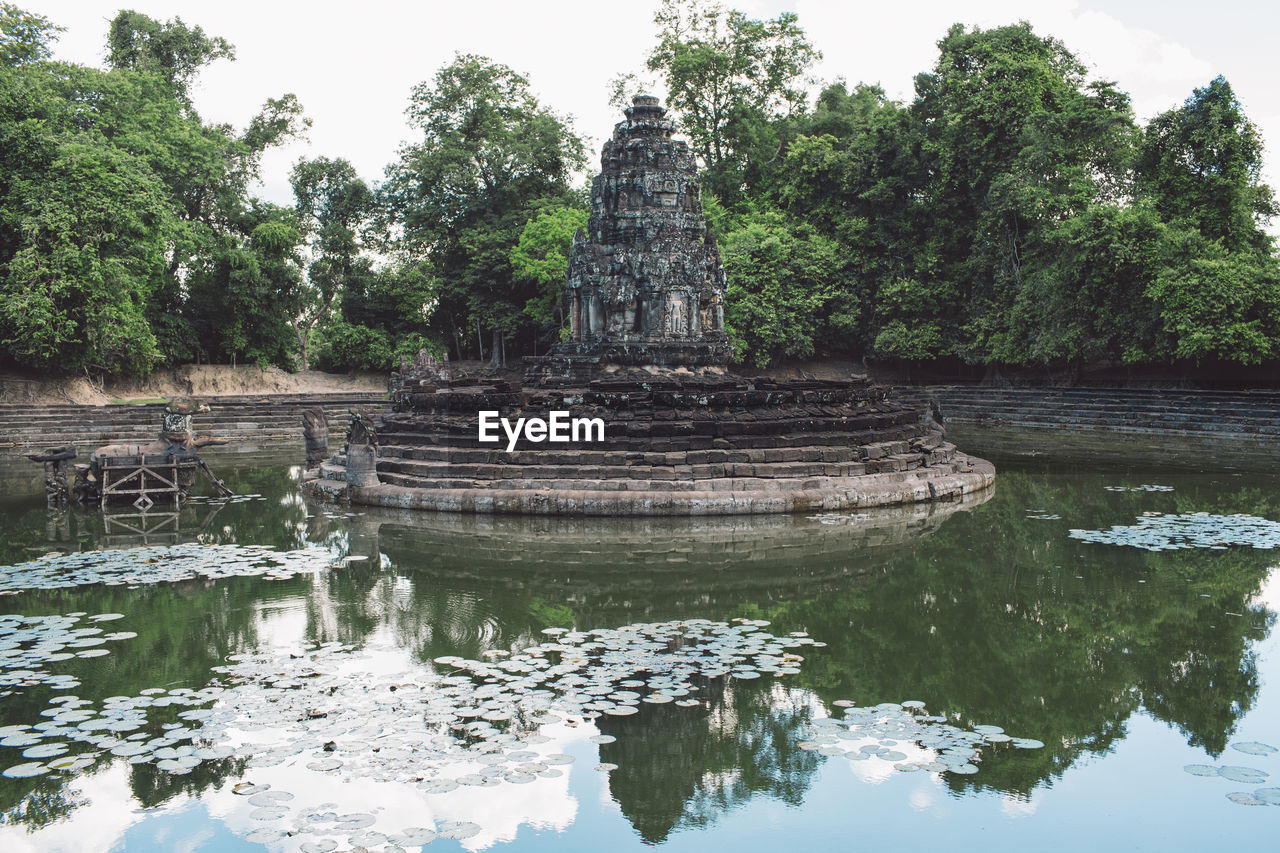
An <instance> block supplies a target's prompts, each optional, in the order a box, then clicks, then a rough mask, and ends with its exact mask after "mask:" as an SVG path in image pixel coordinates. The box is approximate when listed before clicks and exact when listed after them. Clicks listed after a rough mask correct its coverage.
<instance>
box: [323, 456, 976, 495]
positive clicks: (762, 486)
mask: <svg viewBox="0 0 1280 853" xmlns="http://www.w3.org/2000/svg"><path fill="white" fill-rule="evenodd" d="M959 468H960V466H958V465H956V464H954V463H951V464H948V465H945V466H940V467H937V468H929V469H923V468H917V469H912V470H904V471H895V472H883V473H882V475H881V476H882V477H885V478H888V479H890V480H893V481H897V482H909V481H912V480H917V481H918V480H922V479H925V478H926V477H928V476H936V475H938V474H940V473H941V474H949V473H955V472H956V471H957V470H959ZM378 478H379V480H380V481H381V482H382V483H384V484H386V485H392V486H403V487H406V488H414V489H467V490H477V489H479V490H509V491H539V490H548V491H603V492H678V493H708V494H712V493H724V492H752V493H770V492H772V493H780V492H790V491H796V490H816V489H833V488H844V489H850V490H855V491H856V488H857V486H856V483H851V482H850V481H849V480H847V479H842V478H839V477H823V476H817V477H793V478H787V479H766V478H759V477H722V478H713V479H707V480H658V479H649V480H644V479H639V480H637V479H630V478H628V479H615V478H609V479H586V478H541V479H514V478H512V479H479V478H477V479H473V478H435V477H433V478H429V479H424V478H421V477H415V476H411V475H407V474H401V473H392V472H387V473H382V472H381V471H380V472H379V474H378ZM332 479H333V480H334V481H335V482H336V481H337V480H338V479H339V478H338V477H336V476H335V477H332Z"/></svg>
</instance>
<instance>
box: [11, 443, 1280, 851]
mask: <svg viewBox="0 0 1280 853" xmlns="http://www.w3.org/2000/svg"><path fill="white" fill-rule="evenodd" d="M1091 442H1092V444H1091ZM981 443H982V435H981V434H975V435H973V436H969V437H967V438H966V439H965V441H964V442H963V444H962V446H965V447H966V449H971V450H973V451H974V452H980V453H985V455H988V456H990V457H992V458H994V461H996V463H997V466H998V468H999V472H1000V473H999V478H998V481H997V486H996V488H995V490H994V491H993V492H991V493H989V494H987V495H983V496H980V497H979V498H977V499H974V500H971V501H968V502H966V503H964V504H949V505H942V506H935V507H919V508H908V509H898V510H888V511H879V512H868V513H832V514H815V515H812V516H809V517H786V518H755V519H752V518H738V519H716V520H706V521H696V522H690V521H674V520H668V521H658V520H614V521H592V522H582V521H571V520H557V519H526V518H474V517H443V516H436V515H430V514H403V513H396V512H390V511H377V510H372V509H363V508H346V507H338V506H333V505H326V504H319V503H311V502H309V501H307V500H304V499H303V498H302V497H301V495H300V494H299V493H298V490H297V488H296V478H297V476H298V475H299V468H298V467H297V462H298V461H299V460H296V459H293V458H292V457H290V456H288V455H285V456H284V457H280V456H276V457H270V458H268V457H262V456H256V457H243V456H236V455H231V454H223V455H221V456H219V457H218V458H217V460H216V462H215V465H214V467H215V470H217V471H218V473H219V474H220V475H222V476H224V479H226V481H227V482H228V483H229V485H230V486H231V487H232V488H233V489H234V490H235V491H236V492H237V493H238V494H239V495H241V496H242V497H241V498H237V499H235V500H232V501H229V502H224V503H219V502H216V501H212V500H209V499H207V498H198V499H196V500H193V501H192V502H191V503H190V504H189V505H188V506H187V507H185V508H184V509H183V510H182V511H181V512H180V513H166V512H158V511H155V510H153V511H151V512H148V513H146V514H142V513H119V512H113V513H112V514H110V515H108V516H105V517H104V516H103V515H102V514H101V513H99V512H94V511H83V510H80V509H76V508H73V509H71V510H69V511H67V512H65V513H61V514H51V513H48V512H47V511H46V510H45V508H44V506H43V498H42V497H41V496H40V495H38V494H33V493H32V491H31V489H30V485H31V482H30V481H31V478H30V477H14V478H11V479H12V482H9V483H7V484H6V486H7V487H6V488H5V489H4V490H3V491H4V492H5V493H6V495H7V497H4V498H0V566H3V568H0V771H3V773H4V774H6V775H3V776H0V849H2V850H5V851H7V853H12V851H25V850H41V851H44V850H68V851H77V852H78V853H79V851H116V850H121V851H154V850H184V851H221V850H237V851H238V850H263V849H268V850H291V851H292V850H301V851H323V850H353V849H359V848H360V847H364V848H365V849H368V850H398V849H400V850H417V849H419V848H420V847H423V846H424V844H425V849H428V850H457V849H467V850H494V851H503V850H512V851H544V850H545V851H552V850H554V851H564V850H584V851H585V850H627V849H642V848H648V847H659V848H661V849H663V850H669V851H682V850H690V851H692V850H698V851H701V850H706V849H711V848H712V847H713V846H714V848H715V849H738V850H776V849H779V848H785V847H794V848H795V849H829V848H833V847H834V846H835V845H837V844H838V845H839V847H840V848H842V849H844V848H848V849H862V848H866V849H889V848H891V847H892V848H899V849H910V848H912V847H920V848H922V849H933V848H938V849H942V848H945V849H953V850H954V849H961V850H979V849H980V850H1014V849H1018V850H1025V849H1031V848H1034V849H1038V850H1057V849H1062V850H1068V849H1069V850H1077V849H1080V848H1082V847H1088V846H1089V845H1093V846H1096V847H1098V848H1101V849H1136V848H1148V847H1149V848H1160V849H1165V850H1202V849H1208V848H1211V847H1212V848H1220V847H1225V846H1227V845H1228V844H1231V845H1236V844H1239V845H1247V846H1248V847H1250V848H1253V849H1270V848H1271V847H1273V846H1274V844H1275V837H1276V832H1277V829H1280V809H1277V808H1274V805H1275V804H1276V803H1280V796H1278V795H1280V752H1276V751H1275V750H1274V749H1273V747H1280V691H1278V689H1277V685H1278V684H1280V648H1277V642H1278V641H1277V639H1276V632H1275V631H1274V626H1275V620H1276V613H1277V611H1280V569H1278V568H1277V566H1278V565H1280V536H1278V534H1277V529H1280V528H1277V525H1276V522H1280V488H1277V487H1278V486H1280V479H1278V478H1277V476H1276V475H1275V474H1273V473H1271V471H1270V470H1268V466H1267V464H1266V463H1267V460H1268V458H1269V457H1268V456H1267V455H1266V454H1265V453H1264V454H1262V455H1260V456H1259V455H1256V454H1255V455H1254V456H1252V457H1249V458H1245V459H1243V461H1242V459H1237V458H1231V457H1224V456H1220V455H1213V454H1207V453H1196V454H1193V455H1192V456H1191V457H1190V458H1179V459H1177V460H1176V464H1173V463H1171V462H1170V457H1169V455H1168V454H1166V453H1164V452H1160V451H1146V450H1144V448H1146V447H1148V446H1149V445H1145V444H1142V443H1130V444H1128V445H1125V447H1126V450H1125V451H1124V452H1123V453H1116V452H1115V447H1114V446H1108V445H1107V443H1106V442H1105V441H1104V440H1100V439H1096V438H1092V439H1088V440H1086V441H1084V442H1083V443H1080V444H1078V445H1072V452H1071V453H1070V454H1068V455H1067V456H1063V455H1062V454H1061V453H1059V454H1057V455H1055V454H1053V453H1049V452H1046V453H1045V454H1041V455H1019V456H1013V455H1003V456H1002V455H1001V453H1000V451H999V449H998V448H996V447H983V446H981ZM1000 443H1001V445H1002V446H1025V444H1024V443H1019V442H1013V441H1010V439H1009V437H1008V435H1007V434H1005V435H1003V436H1002V437H1001V442H1000ZM1055 446H1057V447H1059V448H1060V447H1061V445H1060V444H1059V443H1058V442H1055V441H1054V440H1053V439H1052V438H1050V439H1049V440H1048V441H1047V442H1046V448H1047V450H1052V449H1053V448H1054V447H1055ZM1105 450H1110V451H1111V452H1109V453H1106V452H1103V451H1105Z"/></svg>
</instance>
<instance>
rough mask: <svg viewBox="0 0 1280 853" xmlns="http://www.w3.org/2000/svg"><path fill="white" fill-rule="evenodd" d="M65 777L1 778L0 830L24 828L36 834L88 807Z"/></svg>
mask: <svg viewBox="0 0 1280 853" xmlns="http://www.w3.org/2000/svg"><path fill="white" fill-rule="evenodd" d="M68 781H70V780H69V779H67V778H66V777H63V778H52V777H48V776H45V777H35V778H34V779H6V778H4V777H2V776H0V826H19V825H20V826H25V827H27V828H28V829H29V830H36V829H39V828H40V827H42V826H48V825H49V824H51V823H54V822H55V821H58V820H61V819H62V818H64V817H66V816H67V815H69V814H71V812H72V811H74V810H75V809H76V808H78V807H79V806H82V805H85V804H86V803H87V800H86V799H85V798H84V797H78V798H77V797H75V796H74V795H73V792H72V791H71V789H70V788H69V787H68V786H67V782H68Z"/></svg>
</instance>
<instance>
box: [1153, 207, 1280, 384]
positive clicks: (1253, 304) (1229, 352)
mask: <svg viewBox="0 0 1280 853" xmlns="http://www.w3.org/2000/svg"><path fill="white" fill-rule="evenodd" d="M1164 261H1165V262H1164V263H1163V264H1162V265H1161V267H1160V270H1159V273H1158V274H1157V276H1156V279H1155V281H1154V282H1153V283H1152V285H1151V286H1150V287H1149V288H1148V295H1149V296H1150V297H1151V298H1152V299H1153V300H1154V301H1155V302H1156V303H1157V304H1158V305H1159V310H1160V316H1161V319H1162V320H1163V321H1164V327H1165V329H1166V330H1167V332H1168V333H1169V334H1170V335H1171V336H1172V337H1173V339H1174V341H1175V343H1174V351H1173V353H1172V355H1174V356H1175V357H1177V358H1181V359H1187V360H1190V361H1194V362H1197V363H1198V362H1200V361H1203V360H1205V359H1220V360H1224V361H1227V360H1229V361H1236V362H1239V363H1241V364H1260V363H1262V362H1264V361H1271V360H1275V359H1276V358H1277V357H1280V349H1278V348H1277V344H1276V341H1277V339H1278V336H1280V264H1278V263H1277V261H1276V258H1275V257H1274V256H1271V255H1261V254H1258V253H1254V252H1229V251H1227V249H1226V248H1225V247H1224V246H1223V245H1222V242H1221V241H1213V242H1210V241H1209V240H1208V239H1206V238H1205V237H1204V236H1203V235H1202V234H1200V233H1199V232H1197V231H1182V232H1175V233H1174V235H1173V236H1172V238H1171V239H1170V240H1169V241H1168V244H1167V248H1166V258H1165V259H1164Z"/></svg>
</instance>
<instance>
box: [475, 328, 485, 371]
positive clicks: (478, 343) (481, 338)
mask: <svg viewBox="0 0 1280 853" xmlns="http://www.w3.org/2000/svg"><path fill="white" fill-rule="evenodd" d="M476 346H478V347H480V360H481V361H484V335H482V334H480V321H479V320H476Z"/></svg>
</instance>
